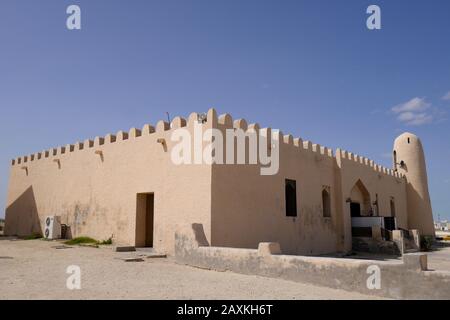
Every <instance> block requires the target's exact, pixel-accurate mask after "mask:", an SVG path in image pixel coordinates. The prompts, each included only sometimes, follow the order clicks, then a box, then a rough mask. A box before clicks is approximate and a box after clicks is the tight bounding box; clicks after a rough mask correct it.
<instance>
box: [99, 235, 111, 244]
mask: <svg viewBox="0 0 450 320" xmlns="http://www.w3.org/2000/svg"><path fill="white" fill-rule="evenodd" d="M112 243H113V241H112V237H111V238H109V239H107V240H103V241H100V242H99V243H98V244H102V245H110V244H112Z"/></svg>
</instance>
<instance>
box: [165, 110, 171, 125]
mask: <svg viewBox="0 0 450 320" xmlns="http://www.w3.org/2000/svg"><path fill="white" fill-rule="evenodd" d="M166 115H167V122H169V123H170V115H169V113H168V112H167V111H166Z"/></svg>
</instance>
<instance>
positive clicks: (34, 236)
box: [23, 233, 42, 240]
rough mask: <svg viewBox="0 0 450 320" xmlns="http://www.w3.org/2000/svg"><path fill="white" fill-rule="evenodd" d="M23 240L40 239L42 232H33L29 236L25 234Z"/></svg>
mask: <svg viewBox="0 0 450 320" xmlns="http://www.w3.org/2000/svg"><path fill="white" fill-rule="evenodd" d="M23 239H24V240H36V239H42V234H40V233H33V234H30V235H29V236H26V237H24V238H23Z"/></svg>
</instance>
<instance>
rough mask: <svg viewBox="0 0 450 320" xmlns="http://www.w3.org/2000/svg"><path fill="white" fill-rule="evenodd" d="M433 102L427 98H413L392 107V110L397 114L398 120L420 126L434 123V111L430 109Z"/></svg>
mask: <svg viewBox="0 0 450 320" xmlns="http://www.w3.org/2000/svg"><path fill="white" fill-rule="evenodd" d="M430 108H431V103H429V102H427V101H426V100H425V98H418V97H415V98H412V99H411V100H409V101H406V102H404V103H401V104H399V105H396V106H394V107H392V108H391V112H393V113H394V114H396V115H397V120H398V121H400V122H402V123H404V124H406V125H411V126H420V125H424V124H429V123H432V122H433V120H434V116H433V112H432V111H430Z"/></svg>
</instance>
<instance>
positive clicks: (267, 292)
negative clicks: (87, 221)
mask: <svg viewBox="0 0 450 320" xmlns="http://www.w3.org/2000/svg"><path fill="white" fill-rule="evenodd" d="M58 245H61V243H59V242H54V241H53V242H49V241H43V240H28V241H25V240H17V241H11V239H8V238H0V300H4V299H194V300H196V299H224V300H227V299H238V300H241V299H250V300H252V299H374V297H371V296H366V295H362V294H359V293H354V292H347V291H344V290H336V289H330V288H324V287H319V286H314V285H309V284H303V283H297V282H291V281H285V280H279V279H272V278H264V277H259V276H247V275H240V274H235V273H231V272H216V271H209V270H202V269H197V268H192V267H188V266H183V265H178V264H176V263H175V262H174V261H173V260H172V259H171V258H169V259H146V258H144V261H143V262H125V261H123V260H122V259H123V258H126V257H136V256H138V255H139V253H116V252H113V250H112V249H111V248H108V247H104V248H98V249H96V248H89V247H78V246H76V247H71V248H68V249H56V248H55V246H58ZM70 265H77V266H79V267H80V268H81V290H69V289H67V287H66V280H67V278H68V277H69V276H70V275H69V274H67V273H66V270H67V267H68V266H70Z"/></svg>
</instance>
